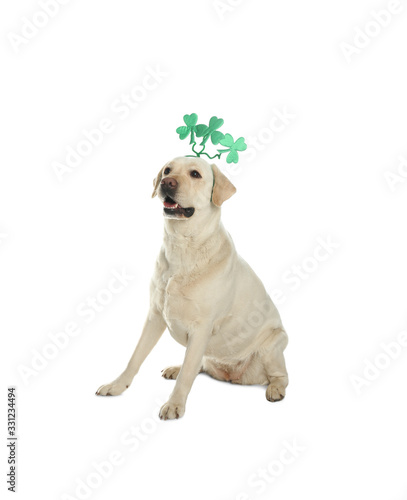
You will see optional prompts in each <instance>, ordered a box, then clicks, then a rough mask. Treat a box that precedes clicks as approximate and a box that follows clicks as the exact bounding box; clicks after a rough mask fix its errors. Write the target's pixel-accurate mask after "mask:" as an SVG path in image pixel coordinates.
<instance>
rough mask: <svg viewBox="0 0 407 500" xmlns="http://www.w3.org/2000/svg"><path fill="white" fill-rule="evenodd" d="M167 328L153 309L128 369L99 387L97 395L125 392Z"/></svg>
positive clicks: (160, 316)
mask: <svg viewBox="0 0 407 500" xmlns="http://www.w3.org/2000/svg"><path fill="white" fill-rule="evenodd" d="M166 326H167V325H166V324H165V321H164V319H163V317H162V315H161V314H160V313H159V312H158V311H157V310H155V309H151V310H150V312H149V314H148V316H147V319H146V322H145V324H144V328H143V331H142V333H141V337H140V340H139V341H138V344H137V347H136V349H135V350H134V353H133V356H132V357H131V358H130V361H129V363H128V365H127V368H126V369H125V370H124V372H123V373H122V374H121V375H120V376H119V377H117V379H116V380H114V381H113V382H111V383H110V384H106V385H102V386H101V387H99V389H98V390H97V391H96V394H97V395H98V396H117V395H119V394H121V393H122V392H123V391H125V390H126V389H127V388H128V387H129V385H130V384H131V382H132V380H133V378H134V376H135V375H136V374H137V373H138V371H139V369H140V366H141V365H142V363H143V361H144V360H145V359H146V357H147V356H148V355H149V354H150V352H151V350H152V349H153V347H154V346H155V345H156V343H157V342H158V340H159V339H160V337H161V335H162V334H163V333H164V330H165V328H166Z"/></svg>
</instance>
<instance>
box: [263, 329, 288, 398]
mask: <svg viewBox="0 0 407 500" xmlns="http://www.w3.org/2000/svg"><path fill="white" fill-rule="evenodd" d="M287 344H288V337H287V334H286V332H285V330H284V329H283V328H275V329H274V330H272V335H271V337H270V338H269V339H268V340H267V341H266V343H265V344H263V346H262V348H261V350H260V351H259V355H260V358H261V362H262V363H263V366H264V369H265V371H266V375H267V380H268V383H269V385H268V387H267V390H266V398H267V399H268V400H269V401H272V402H274V401H281V400H282V399H284V397H285V389H286V387H287V385H288V374H287V369H286V366H285V360H284V354H283V352H284V349H285V348H286V346H287Z"/></svg>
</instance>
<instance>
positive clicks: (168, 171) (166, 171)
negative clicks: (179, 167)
mask: <svg viewBox="0 0 407 500" xmlns="http://www.w3.org/2000/svg"><path fill="white" fill-rule="evenodd" d="M170 172H171V169H170V167H167V168H166V169H165V170H164V174H165V175H168V174H169V173H170Z"/></svg>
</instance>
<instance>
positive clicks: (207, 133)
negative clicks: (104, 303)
mask: <svg viewBox="0 0 407 500" xmlns="http://www.w3.org/2000/svg"><path fill="white" fill-rule="evenodd" d="M223 123H224V120H223V118H218V117H217V116H212V118H211V119H210V120H209V126H207V125H198V127H197V130H198V131H197V134H196V136H197V137H203V140H202V142H201V146H205V144H206V141H207V140H208V139H209V137H210V138H211V140H212V144H219V141H220V139H221V138H222V137H223V134H222V132H217V133H216V131H217V130H218V128H220V127H221V126H222V125H223ZM213 134H215V136H213ZM219 134H221V135H222V137H221V136H220V135H219ZM214 141H215V142H214Z"/></svg>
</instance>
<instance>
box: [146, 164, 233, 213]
mask: <svg viewBox="0 0 407 500" xmlns="http://www.w3.org/2000/svg"><path fill="white" fill-rule="evenodd" d="M153 184H154V191H153V194H152V197H153V198H154V196H158V198H159V199H160V200H161V201H162V202H163V204H164V216H165V217H167V218H170V219H179V220H186V219H189V218H190V217H192V216H193V215H194V214H195V213H197V212H199V211H203V210H205V209H208V208H210V207H211V206H213V205H215V206H216V207H220V206H221V205H222V203H223V202H224V201H226V200H227V199H228V198H230V197H231V196H232V195H233V194H234V193H235V192H236V188H235V186H234V185H233V184H232V183H231V182H230V180H229V179H228V178H227V177H226V176H225V175H223V174H222V172H221V171H220V170H219V169H218V167H217V166H216V165H214V164H212V165H210V164H209V163H208V162H206V161H205V160H203V159H202V158H198V157H192V158H189V157H179V158H175V159H174V160H172V161H170V162H168V163H167V164H166V165H164V167H163V168H162V169H161V170H160V171H159V173H158V174H157V177H156V178H155V179H154V181H153Z"/></svg>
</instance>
